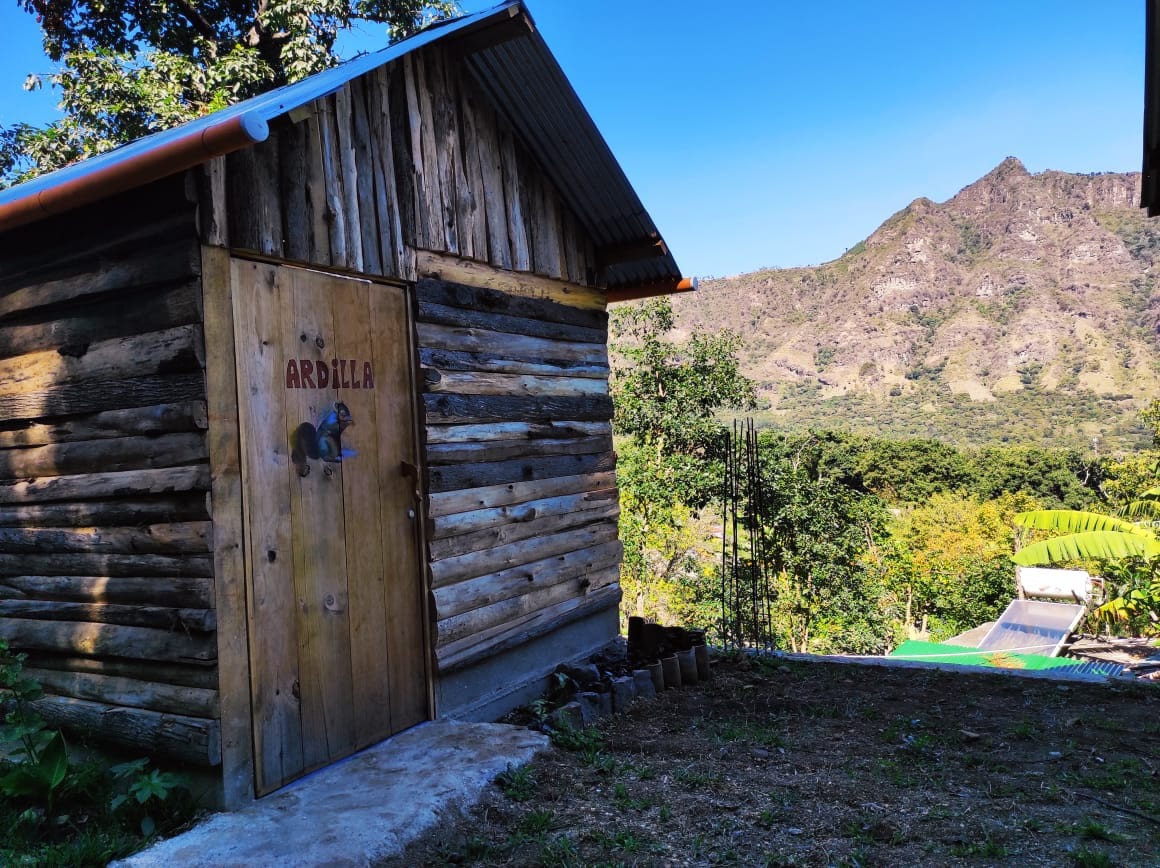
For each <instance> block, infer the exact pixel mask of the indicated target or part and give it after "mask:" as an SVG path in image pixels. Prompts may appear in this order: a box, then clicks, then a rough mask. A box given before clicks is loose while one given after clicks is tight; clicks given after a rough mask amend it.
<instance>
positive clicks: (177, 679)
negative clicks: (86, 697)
mask: <svg viewBox="0 0 1160 868" xmlns="http://www.w3.org/2000/svg"><path fill="white" fill-rule="evenodd" d="M25 665H26V666H28V667H31V668H34V669H40V670H44V669H51V670H53V671H59V672H89V673H93V674H96V675H107V676H110V677H115V678H133V679H136V680H138V681H150V682H153V683H154V684H175V685H179V686H182V687H198V688H201V689H202V690H213V691H216V690H217V686H218V671H217V667H216V666H209V667H206V666H188V665H182V664H180V663H164V662H160V661H157V660H125V659H122V658H114V657H76V656H73V655H69V654H49V653H46V652H43V651H30V652H28V659H27V660H26V661H25Z"/></svg>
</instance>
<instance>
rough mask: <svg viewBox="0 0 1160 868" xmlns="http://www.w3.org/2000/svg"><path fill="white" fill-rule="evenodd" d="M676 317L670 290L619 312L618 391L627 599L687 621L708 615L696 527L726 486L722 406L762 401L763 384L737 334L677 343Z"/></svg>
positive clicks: (642, 609) (614, 383)
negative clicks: (700, 603) (673, 337)
mask: <svg viewBox="0 0 1160 868" xmlns="http://www.w3.org/2000/svg"><path fill="white" fill-rule="evenodd" d="M672 325H673V313H672V306H671V305H670V303H669V301H668V299H664V298H662V299H657V300H653V301H648V302H644V303H642V304H635V305H628V306H624V307H621V308H619V309H617V310H616V311H614V313H613V318H612V350H613V356H614V360H615V362H616V367H615V368H614V373H613V376H612V379H611V383H610V390H611V392H612V399H613V402H614V406H615V417H614V426H615V430H616V433H617V435H618V442H617V452H618V454H619V460H618V463H617V477H618V483H619V485H620V498H621V499H620V507H621V513H620V530H621V540H622V542H623V543H624V548H625V554H624V566H623V568H622V571H621V584H622V586H623V588H624V592H625V598H626V600H627V601H628V605H629V607H631V608H633V609H635V611H636V612H637V613H639V614H642V615H643V614H646V613H648V614H650V615H652V616H655V617H660V618H662V619H664V620H666V621H669V622H671V623H677V622H689V621H693V620H700V618H699V617H698V615H697V614H696V598H697V596H698V594H697V587H698V586H699V585H701V584H702V583H704V582H705V581H707V579H708V577H709V576H710V575H711V571H708V570H706V569H704V566H703V565H704V563H705V560H706V555H707V552H706V550H705V547H704V535H702V534H698V533H697V532H696V530H695V529H694V527H695V523H696V520H697V511H698V510H700V509H702V508H704V507H705V506H706V505H707V504H709V503H710V502H711V501H712V500H713V498H714V497H715V496H716V495H717V492H718V488H719V485H720V482H719V480H720V459H721V454H722V453H721V450H722V443H723V441H722V434H723V428H722V425H721V423H720V422H719V421H718V419H717V413H719V412H720V411H722V410H725V409H728V408H734V409H746V408H748V407H752V406H753V402H754V397H753V395H754V387H753V383H752V382H750V381H749V380H747V379H746V378H745V377H743V376H742V375H741V374H740V372H739V370H738V366H737V357H736V351H737V342H736V338H735V337H734V336H732V335H730V334H728V333H724V334H719V335H704V334H700V333H694V334H693V335H692V336H691V337H690V338H689V340H688V341H686V342H684V343H674V342H672V341H670V340H668V339H667V337H666V335H667V334H668V332H669V331H670V330H671V328H672Z"/></svg>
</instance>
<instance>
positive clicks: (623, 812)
mask: <svg viewBox="0 0 1160 868" xmlns="http://www.w3.org/2000/svg"><path fill="white" fill-rule="evenodd" d="M1158 712H1160V690H1157V689H1156V688H1154V687H1137V686H1103V685H1086V684H1083V685H1076V684H1069V685H1066V686H1064V685H1060V684H1058V683H1055V682H1049V681H1037V680H1029V679H1021V678H1020V679H1016V678H1009V677H1004V676H1002V675H988V676H967V675H956V674H950V673H943V672H927V671H914V670H907V671H903V670H891V669H884V668H875V669H867V668H858V667H854V666H850V665H839V664H783V663H768V662H761V663H753V662H750V661H745V660H742V661H723V662H721V663H719V664H718V665H717V666H716V668H715V676H714V679H713V680H712V681H711V682H710V683H708V684H703V685H700V686H698V687H695V688H692V689H687V690H683V691H669V692H667V693H665V694H664V695H662V696H661V697H658V698H657V699H655V700H650V701H648V702H641V703H637V705H636V706H635V707H634V708H633V709H632V711H631V712H630V713H628V714H625V715H622V716H619V717H617V718H614V719H611V720H608V721H606V722H605V723H604V724H603V725H602V726H600V727H599V728H598V729H596V730H594V731H589V732H587V733H584V734H581V735H580V736H579V737H575V738H572V739H570V740H568V746H569V747H570V748H571V749H563V748H560V747H557V748H554V749H553V750H551V751H549V752H547V753H545V754H543V755H541V756H540V757H539V758H537V759H536V760H535V761H534V762H533V763H532V764H531V767H530V769H529V770H528V772H527V773H526V777H525V778H524V780H525V782H526V783H527V790H526V791H525V792H522V795H521V799H520V800H516V799H513V798H507V797H505V796H504V794H503V793H502V792H501V791H500V790H499V789H498V788H497V789H494V790H493V791H492V792H489V793H488V794H487V795H486V796H485V799H484V801H483V802H482V803H481V804H480V805H479V806H478V807H477V808H476V809H475V810H474V811H473V812H472V813H471V814H470V815H469V816H466V817H462V818H460V819H459V821H458V822H456V823H454V824H451V825H449V826H448V827H445V828H443V829H441V830H440V831H439V833H438V834H437V835H434V836H429V837H428V838H426V839H424V840H423V841H421V842H419V843H418V844H417V845H415V846H414V847H412V848H411V850H409V851H408V853H407V854H406V855H405V857H404V858H402V859H401V860H398V864H406V865H441V864H470V865H717V864H725V865H849V866H871V865H883V866H886V865H889V866H896V865H947V864H975V865H983V864H1001V863H1019V864H1027V865H1080V866H1099V865H1126V866H1139V865H1155V864H1160V857H1158V856H1157V854H1160V780H1158V779H1157V764H1158V763H1160V760H1158V759H1157V756H1158V754H1160V714H1158Z"/></svg>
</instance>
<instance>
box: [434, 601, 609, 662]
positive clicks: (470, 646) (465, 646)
mask: <svg viewBox="0 0 1160 868" xmlns="http://www.w3.org/2000/svg"><path fill="white" fill-rule="evenodd" d="M620 596H621V594H620V585H619V584H617V585H610V586H609V587H606V588H601V589H600V590H599V591H595V592H593V593H591V594H587V595H586V596H584V597H576V598H573V599H570V600H565V601H564V602H562V603H557V604H556V605H554V606H549V607H548V608H546V609H541V610H540V611H538V612H533V613H532V614H530V615H525V616H523V617H522V618H520V619H519V620H518V621H515V622H513V623H511V624H505V625H501V626H499V627H493V628H492V629H491V630H489V631H486V632H485V633H483V634H477V635H474V636H467V637H465V638H463V639H460V640H458V641H457V642H450V643H448V644H447V645H444V646H443V647H441V648H438V649H436V652H435V660H436V665H437V666H438V668H439V672H440V673H441V674H444V675H445V674H447V673H450V672H454V671H456V670H458V669H463V668H464V667H467V666H470V665H472V664H473V663H478V662H480V661H481V660H486V659H487V658H488V657H494V656H495V655H496V654H500V653H502V652H503V651H507V650H508V649H510V648H518V647H519V646H520V645H524V644H526V643H528V642H530V641H531V640H532V639H535V638H537V637H538V636H543V635H545V634H547V633H552V632H554V631H556V630H559V629H560V628H561V627H563V626H565V625H567V624H571V623H572V622H574V621H579V620H580V619H581V618H586V617H589V616H591V615H595V614H596V613H598V612H603V611H606V610H608V609H613V608H615V607H616V606H617V605H619V604H620Z"/></svg>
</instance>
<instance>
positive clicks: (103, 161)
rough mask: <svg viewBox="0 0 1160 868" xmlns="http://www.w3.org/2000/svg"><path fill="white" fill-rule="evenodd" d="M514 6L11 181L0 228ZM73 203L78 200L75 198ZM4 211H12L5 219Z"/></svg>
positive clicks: (241, 143) (251, 128)
mask: <svg viewBox="0 0 1160 868" xmlns="http://www.w3.org/2000/svg"><path fill="white" fill-rule="evenodd" d="M513 10H515V11H516V12H519V13H522V14H524V15H525V16H527V17H528V19H529V21H530V20H531V16H530V15H529V14H528V12H527V9H526V8H525V7H524V4H523V2H522V0H506V2H504V3H501V4H500V5H498V6H495V7H493V8H491V9H486V10H484V11H481V12H477V13H474V14H472V15H465V16H462V17H460V18H456V19H454V20H451V21H444V22H439V23H438V24H437V25H436V26H432V27H428V28H426V29H424V30H423V31H421V32H419V33H417V34H415V35H414V36H412V37H409V38H408V39H404V40H401V41H399V42H396V43H395V44H394V45H389V46H387V47H386V48H383V49H381V50H379V51H374V52H371V53H369V54H363V55H360V56H359V57H356V58H353V59H352V60H348V61H347V62H345V63H342V64H340V65H338V66H336V67H333V68H332V69H327V70H324V71H323V72H319V73H316V74H315V75H312V76H310V77H308V78H304V79H302V80H301V81H298V82H295V83H293V84H288V85H284V86H282V87H279V88H276V89H274V90H271V91H268V92H266V93H263V94H259V95H258V96H255V97H251V98H250V99H247V100H243V101H242V102H240V103H237V104H235V105H232V106H228V107H227V108H224V109H221V110H219V111H216V112H213V113H212V114H208V115H205V116H203V117H200V118H197V119H195V120H192V121H188V122H186V123H184V124H181V125H180V126H176V127H173V128H172V129H168V130H162V131H160V132H157V133H153V134H152V135H149V136H146V137H144V138H141V139H136V140H134V141H132V142H129V143H127V144H125V145H121V146H120V147H117V148H114V149H113V150H111V151H106V152H104V153H103V154H98V155H96V156H93V157H89V158H88V159H86V160H81V161H79V162H77V163H73V164H72V165H70V166H66V167H64V168H62V169H57V170H56V171H54V172H50V173H48V174H46V175H42V176H40V177H39V178H34V179H32V180H31V181H26V182H24V183H23V184H16V185H14V186H12V187H9V188H7V189H5V190H0V230H3V229H6V228H11V226H14V225H20V224H23V223H29V222H33V221H35V220H38V219H41V218H42V217H45V216H48V215H49V214H51V213H57V212H58V211H60V210H66V209H61V208H58V209H54V210H52V211H49V210H46V209H44V208H42V207H41V205H40V202H41V200H42V197H44V196H46V195H48V194H50V193H51V192H52V191H53V190H55V189H57V188H60V187H65V186H66V185H67V187H68V188H70V189H75V188H78V187H82V186H86V185H88V184H90V183H94V184H98V185H100V181H99V179H100V178H101V176H104V175H106V174H114V173H115V174H117V175H120V176H121V177H123V178H125V179H126V180H127V183H125V184H124V185H123V186H121V187H120V190H122V191H123V190H128V189H132V187H133V186H136V185H137V184H134V183H133V182H132V180H131V174H130V173H128V172H126V169H128V168H131V167H130V166H126V164H132V163H133V162H134V161H137V160H143V159H145V158H146V157H147V156H148V155H150V154H152V153H154V152H157V151H159V150H165V149H171V148H174V149H176V150H180V151H181V152H182V153H184V154H189V155H190V156H188V157H187V158H186V159H185V161H184V162H185V165H177V164H174V165H173V166H171V167H169V168H170V172H169V173H170V174H172V172H178V171H181V170H182V169H187V168H191V167H192V166H195V165H198V164H199V163H200V162H203V161H204V160H206V159H208V158H210V157H212V156H216V155H217V154H216V153H214V152H212V151H211V150H210V149H206V148H202V147H200V141H202V140H205V139H207V138H213V137H214V136H215V131H217V130H219V129H221V128H223V127H225V125H227V124H229V125H230V127H231V128H232V129H233V130H237V131H239V132H241V133H242V134H243V135H242V136H241V138H237V139H236V144H234V147H232V148H231V150H236V149H237V148H239V147H245V146H246V145H247V144H254V143H257V142H261V141H264V140H265V139H266V138H267V136H268V135H269V123H270V121H272V120H274V119H275V118H278V117H281V116H282V115H285V114H287V113H289V112H291V111H293V110H294V109H296V108H299V107H301V106H304V105H306V104H308V103H311V102H313V101H314V100H316V99H318V98H320V97H323V96H326V95H328V94H331V93H334V92H335V91H336V90H338V89H339V88H341V87H342V86H343V85H344V84H346V83H347V82H348V81H351V80H353V79H355V78H357V77H358V76H360V75H363V74H365V73H367V72H370V71H371V70H373V69H377V68H378V67H380V66H383V65H385V64H388V63H391V62H392V61H394V60H398V59H399V58H401V57H403V56H404V55H406V54H409V53H410V52H412V51H415V50H417V49H420V48H423V47H424V46H426V45H430V44H431V43H433V42H437V41H439V40H441V39H446V38H447V37H449V36H451V35H453V34H456V33H460V32H462V31H464V30H467V29H470V28H472V27H474V26H476V25H479V24H481V23H488V22H490V21H491V20H492V19H502V18H504V17H508V16H511V15H512V14H514V13H513ZM223 153H224V151H223ZM156 179H157V176H154V177H149V178H143V179H141V180H140V181H139V182H137V183H138V184H143V183H148V182H149V181H152V180H156ZM112 192H113V191H111V190H106V191H105V195H110V194H111V193H112ZM90 201H91V200H90ZM75 204H76V205H79V204H82V203H81V202H79V201H78V202H76V203H75ZM4 215H12V216H11V217H10V218H9V219H7V220H6V219H5V217H4Z"/></svg>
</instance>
